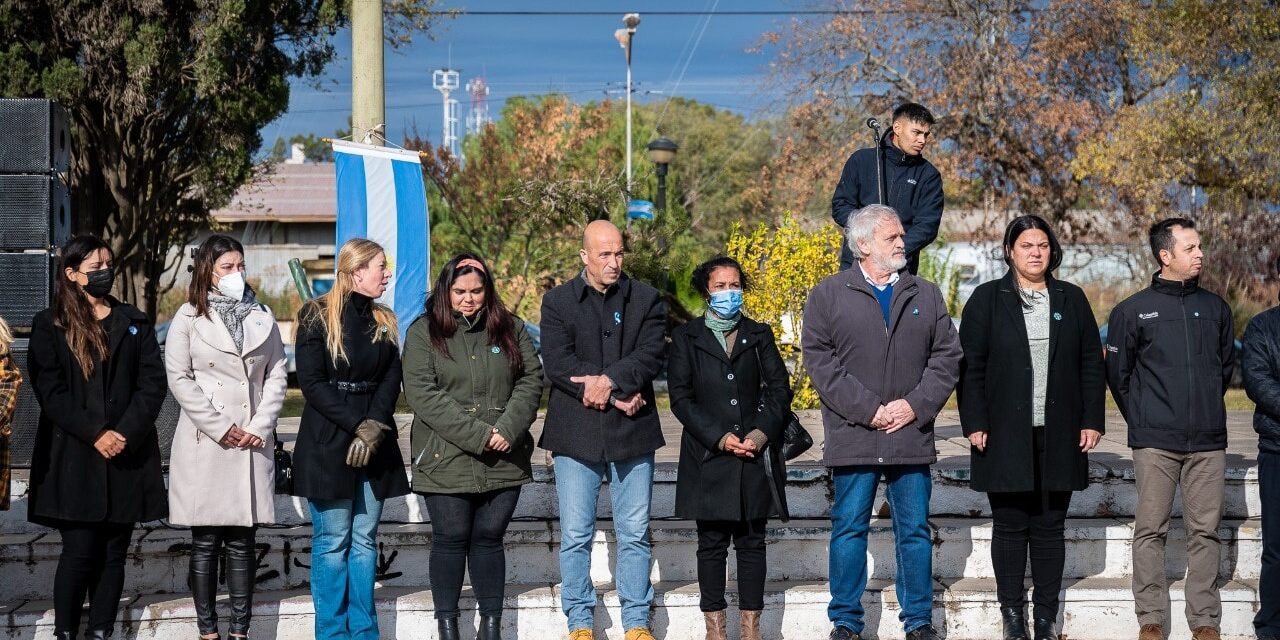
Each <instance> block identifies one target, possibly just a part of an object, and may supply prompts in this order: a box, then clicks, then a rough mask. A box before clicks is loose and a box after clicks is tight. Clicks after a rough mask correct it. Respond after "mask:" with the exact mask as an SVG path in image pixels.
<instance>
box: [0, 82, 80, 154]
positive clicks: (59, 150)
mask: <svg viewBox="0 0 1280 640" xmlns="http://www.w3.org/2000/svg"><path fill="white" fill-rule="evenodd" d="M70 167H71V131H70V129H69V128H68V125H67V112H66V111H64V110H63V109H62V106H61V105H59V104H58V103H56V102H53V101H51V100H43V99H40V98H0V173H49V172H50V171H62V172H66V171H67V170H68V169H70Z"/></svg>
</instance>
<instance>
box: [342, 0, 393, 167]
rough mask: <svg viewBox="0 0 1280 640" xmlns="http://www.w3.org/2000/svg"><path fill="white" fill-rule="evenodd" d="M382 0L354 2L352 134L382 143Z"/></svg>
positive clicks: (352, 12)
mask: <svg viewBox="0 0 1280 640" xmlns="http://www.w3.org/2000/svg"><path fill="white" fill-rule="evenodd" d="M384 94H385V87H384V85H383V71H382V0H352V3H351V137H352V139H353V140H354V141H356V142H364V143H366V144H374V145H381V144H382V140H383V138H382V137H381V136H383V135H385V133H386V131H385V128H386V122H387V114H386V104H385V102H384Z"/></svg>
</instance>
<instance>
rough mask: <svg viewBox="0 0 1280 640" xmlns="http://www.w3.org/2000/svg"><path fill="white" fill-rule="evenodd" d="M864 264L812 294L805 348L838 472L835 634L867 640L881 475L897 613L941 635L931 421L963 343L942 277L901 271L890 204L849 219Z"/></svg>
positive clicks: (912, 627)
mask: <svg viewBox="0 0 1280 640" xmlns="http://www.w3.org/2000/svg"><path fill="white" fill-rule="evenodd" d="M846 236H847V240H848V244H849V247H850V249H851V250H852V251H853V253H854V257H855V259H856V260H857V267H855V268H852V269H847V270H845V271H841V272H840V273H838V274H836V275H834V276H831V277H829V278H827V279H826V280H823V281H822V282H821V283H819V284H818V286H816V287H814V288H813V291H811V292H810V293H809V300H808V302H807V303H806V304H805V310H804V331H803V335H802V344H803V347H804V362H805V366H806V368H807V369H808V371H809V377H810V378H811V379H812V380H813V385H814V387H815V388H817V390H818V395H819V396H821V398H822V424H823V428H824V430H825V432H826V444H825V445H824V447H823V463H824V464H826V466H828V467H831V469H832V480H833V484H834V485H835V501H834V504H833V505H832V507H831V546H830V581H831V604H830V605H828V607H827V617H828V618H830V620H831V623H832V626H833V627H834V628H833V629H832V631H831V635H830V640H860V638H861V633H862V629H863V624H864V623H863V614H864V611H863V608H862V604H861V598H862V592H863V590H864V589H865V588H866V584H867V564H866V563H867V532H868V530H869V528H870V521H871V510H872V501H873V499H874V498H875V493H876V486H877V485H878V484H879V482H880V478H881V477H884V479H885V481H886V483H887V485H888V487H887V491H886V494H887V495H888V498H889V504H890V506H891V507H892V508H893V532H894V539H895V543H896V545H897V551H898V552H897V556H898V563H897V564H898V573H897V579H896V580H895V581H894V586H895V589H896V590H897V595H898V602H899V603H901V605H902V611H901V613H900V614H899V618H900V619H901V621H902V625H903V628H904V630H905V631H906V632H907V638H908V640H935V639H936V638H937V637H938V635H937V632H936V631H935V630H934V629H933V624H932V623H933V563H932V557H933V540H932V534H931V531H930V529H929V522H928V518H929V496H930V493H931V491H932V481H931V479H930V475H929V465H930V464H932V463H933V462H935V461H936V460H937V452H936V450H935V449H934V444H933V420H934V418H935V417H936V416H937V414H938V412H939V411H940V410H941V409H942V406H943V405H944V404H945V403H946V401H947V398H948V397H949V396H950V395H951V390H952V389H953V388H954V387H955V384H956V380H957V378H958V376H959V373H960V356H961V350H960V341H959V338H958V337H957V334H956V329H955V326H954V325H953V324H952V322H951V318H950V317H949V316H948V315H947V305H946V302H945V301H944V300H943V298H942V292H941V291H939V290H938V287H937V286H935V285H934V284H933V283H931V282H928V281H926V280H923V279H921V278H917V277H915V276H913V275H911V274H910V273H908V272H906V271H903V268H904V267H905V266H906V252H905V250H904V243H903V229H902V223H901V222H899V220H898V215H897V213H895V212H894V210H893V209H892V208H890V207H886V206H884V205H869V206H867V207H864V208H863V209H861V210H860V211H858V212H857V213H855V214H853V215H852V216H851V217H850V218H849V223H848V226H847V229H846Z"/></svg>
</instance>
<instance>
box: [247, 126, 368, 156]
mask: <svg viewBox="0 0 1280 640" xmlns="http://www.w3.org/2000/svg"><path fill="white" fill-rule="evenodd" d="M349 124H350V123H348V125H349ZM350 135H351V129H350V128H347V129H345V130H344V129H339V130H337V131H335V132H333V136H332V138H331V139H332V140H337V139H341V138H346V137H348V136H350ZM295 144H300V145H302V155H303V157H304V158H305V159H306V161H307V162H333V143H332V142H330V141H327V140H326V139H325V138H324V137H321V136H318V135H316V134H314V133H308V134H305V135H304V134H301V133H295V134H294V135H293V137H292V138H289V139H288V140H287V141H286V140H285V139H284V138H276V141H275V143H274V144H272V145H271V153H270V154H268V155H267V160H268V161H269V162H273V163H280V162H284V161H285V160H286V159H288V158H289V154H290V153H291V151H290V150H291V148H292V147H293V145H295Z"/></svg>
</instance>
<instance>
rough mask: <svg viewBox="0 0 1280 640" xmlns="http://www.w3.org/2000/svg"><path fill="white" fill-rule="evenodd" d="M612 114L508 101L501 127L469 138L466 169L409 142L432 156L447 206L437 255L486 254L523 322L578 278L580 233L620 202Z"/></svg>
mask: <svg viewBox="0 0 1280 640" xmlns="http://www.w3.org/2000/svg"><path fill="white" fill-rule="evenodd" d="M608 112H609V107H608V105H602V104H588V105H577V104H574V103H572V102H570V101H569V100H568V99H566V98H564V97H563V96H555V95H551V96H544V97H540V98H536V99H521V98H517V99H513V100H510V101H508V103H507V105H506V106H505V107H504V109H503V112H502V118H501V119H500V120H498V121H497V122H496V123H495V124H493V125H490V126H488V127H486V128H485V130H484V131H483V132H481V133H480V134H478V135H472V136H468V137H467V139H466V141H465V144H464V149H463V151H464V153H465V155H466V165H465V169H464V168H463V165H462V164H460V162H459V160H458V158H457V157H455V156H454V155H452V154H451V153H449V151H448V150H447V149H444V148H438V147H434V146H432V145H431V143H429V142H427V141H425V140H423V139H422V138H421V137H420V136H418V135H417V134H413V135H411V136H410V138H409V140H407V141H406V144H405V146H406V147H408V148H413V149H420V150H422V151H424V152H425V153H426V155H425V156H424V157H423V159H422V166H423V171H424V172H425V173H426V175H427V177H428V179H429V180H430V181H431V186H432V190H433V191H434V192H436V193H438V194H439V199H440V200H439V202H440V204H441V205H443V208H444V211H443V212H440V215H433V229H432V234H433V236H434V237H433V244H434V245H435V247H434V248H435V249H437V250H442V249H443V250H444V251H446V252H450V253H452V252H454V251H460V250H470V251H474V252H475V253H478V254H480V255H482V256H484V257H485V259H486V260H487V261H489V262H490V264H491V265H492V268H493V271H494V274H495V277H496V280H497V283H498V285H499V287H500V288H501V289H502V292H503V295H504V299H505V301H506V302H507V304H508V305H510V306H511V308H512V310H513V311H515V312H516V313H519V314H521V315H522V316H524V317H530V316H534V317H536V309H537V306H538V303H539V301H540V300H541V292H542V291H543V290H545V289H547V288H549V286H550V285H551V284H552V283H553V282H554V279H555V278H559V277H562V276H563V275H564V274H565V273H569V272H572V271H573V269H574V267H575V265H576V264H577V262H578V253H577V245H578V242H579V239H580V238H579V236H580V235H581V233H582V227H583V226H584V225H585V224H586V223H587V222H590V221H591V220H593V219H596V218H599V217H607V215H608V211H609V208H610V206H616V203H618V202H620V201H621V200H622V185H621V183H620V181H619V180H618V177H617V174H616V172H615V171H614V170H613V167H615V166H617V165H618V164H619V162H620V156H619V155H618V154H617V153H616V151H615V150H614V149H613V147H611V146H609V145H601V144H599V139H600V137H601V134H602V133H603V132H604V130H605V129H606V128H607V127H608V124H609V122H608Z"/></svg>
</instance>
